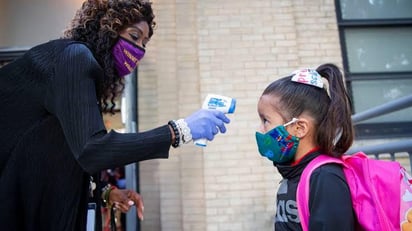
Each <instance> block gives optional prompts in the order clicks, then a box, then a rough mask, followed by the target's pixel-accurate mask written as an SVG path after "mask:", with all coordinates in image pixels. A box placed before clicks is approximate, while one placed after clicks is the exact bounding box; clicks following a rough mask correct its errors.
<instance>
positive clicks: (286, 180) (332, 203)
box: [274, 152, 355, 231]
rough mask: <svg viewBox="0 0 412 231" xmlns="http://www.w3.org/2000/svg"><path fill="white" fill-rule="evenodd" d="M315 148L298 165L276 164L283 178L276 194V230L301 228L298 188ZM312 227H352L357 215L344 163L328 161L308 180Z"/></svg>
mask: <svg viewBox="0 0 412 231" xmlns="http://www.w3.org/2000/svg"><path fill="white" fill-rule="evenodd" d="M318 155H319V153H318V152H312V153H309V154H307V155H306V156H305V157H303V158H302V159H301V160H300V161H299V162H298V163H297V164H295V165H293V166H292V165H290V164H286V165H279V164H277V165H276V167H277V169H278V171H279V173H280V174H281V175H282V177H283V179H282V181H281V184H280V186H279V189H278V192H277V198H276V208H277V209H276V216H275V221H274V226H275V230H276V231H300V230H302V227H301V223H300V219H299V216H298V207H297V203H296V190H297V186H298V183H299V180H300V176H301V175H302V172H303V170H304V168H305V167H306V166H307V164H308V163H309V162H310V161H311V160H313V159H314V158H315V157H316V156H318ZM308 203H309V213H310V219H309V230H310V231H322V230H324V231H328V230H333V231H353V230H355V216H354V212H353V209H352V200H351V195H350V191H349V186H348V184H347V183H346V178H345V175H344V173H343V170H342V167H341V166H340V165H337V164H325V165H322V166H320V167H319V168H317V169H315V170H314V171H313V172H312V175H311V177H310V184H309V202H308Z"/></svg>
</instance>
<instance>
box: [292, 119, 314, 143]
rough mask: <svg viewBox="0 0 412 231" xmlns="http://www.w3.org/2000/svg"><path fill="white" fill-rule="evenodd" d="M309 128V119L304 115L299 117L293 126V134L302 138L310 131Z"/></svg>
mask: <svg viewBox="0 0 412 231" xmlns="http://www.w3.org/2000/svg"><path fill="white" fill-rule="evenodd" d="M311 128H312V126H310V121H309V120H308V119H306V118H304V117H303V118H299V120H298V121H297V122H296V124H295V127H294V130H295V136H296V137H298V138H299V139H302V138H303V137H305V136H307V135H308V134H309V133H310V129H311Z"/></svg>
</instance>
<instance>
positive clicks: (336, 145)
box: [316, 63, 354, 156]
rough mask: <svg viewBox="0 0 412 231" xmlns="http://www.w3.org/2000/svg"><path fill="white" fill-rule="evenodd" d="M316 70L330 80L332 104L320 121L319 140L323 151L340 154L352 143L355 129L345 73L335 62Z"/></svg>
mask: <svg viewBox="0 0 412 231" xmlns="http://www.w3.org/2000/svg"><path fill="white" fill-rule="evenodd" d="M316 71H317V72H318V73H319V74H320V75H321V76H322V77H324V78H326V79H327V80H328V82H329V92H330V104H329V108H328V109H327V112H326V115H325V116H324V118H323V119H322V120H321V121H319V127H318V133H317V137H316V139H317V141H318V143H319V145H320V147H322V148H323V149H326V150H323V151H326V152H328V153H331V154H333V155H335V156H340V155H342V154H343V153H345V152H346V151H347V150H348V149H349V147H350V146H351V145H352V142H353V139H354V129H353V125H352V118H351V116H352V109H351V108H352V107H351V101H350V97H349V95H348V93H347V91H346V88H345V84H344V81H343V75H342V72H341V71H340V69H339V68H338V67H337V66H336V65H334V64H330V63H327V64H323V65H321V66H319V67H318V68H317V69H316Z"/></svg>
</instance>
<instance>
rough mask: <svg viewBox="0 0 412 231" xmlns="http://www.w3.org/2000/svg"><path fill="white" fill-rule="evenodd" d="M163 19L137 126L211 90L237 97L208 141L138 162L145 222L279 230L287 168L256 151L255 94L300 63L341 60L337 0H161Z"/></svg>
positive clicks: (161, 226) (146, 67) (173, 115)
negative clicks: (223, 129)
mask: <svg viewBox="0 0 412 231" xmlns="http://www.w3.org/2000/svg"><path fill="white" fill-rule="evenodd" d="M154 9H155V13H156V21H157V23H158V27H157V29H156V31H155V34H154V36H153V38H152V41H151V42H150V44H149V46H148V48H147V54H146V56H145V59H143V62H142V63H141V65H140V67H139V109H140V110H139V128H140V130H147V129H150V128H153V127H154V126H158V125H162V124H165V123H167V121H168V120H170V119H177V118H181V117H185V116H187V115H189V114H190V113H191V112H193V111H195V110H197V109H198V108H199V107H200V105H201V103H202V100H203V98H204V97H205V96H206V94H207V93H217V94H223V95H227V96H231V97H235V98H236V99H237V108H236V112H235V114H233V115H229V117H230V118H231V120H232V122H231V123H230V124H229V125H227V129H228V131H227V133H226V134H220V135H218V136H216V138H215V140H214V141H213V142H210V143H209V145H208V147H206V148H198V147H195V146H193V145H186V146H184V147H182V148H179V149H172V150H171V153H170V157H169V159H167V160H150V161H144V162H141V163H140V172H141V175H140V184H141V185H140V186H141V193H142V195H143V198H144V202H145V220H144V221H143V222H142V223H141V227H142V230H143V231H149V230H167V231H173V230H176V231H177V230H185V231H193V230H199V231H200V230H201V231H203V230H205V231H206V230H207V231H221V230H272V229H273V218H274V214H275V206H274V202H275V193H276V190H277V185H278V182H279V180H280V175H279V174H278V173H277V171H276V169H274V167H273V165H272V164H271V163H270V162H269V161H267V160H265V159H263V158H261V157H260V155H259V154H258V152H257V148H256V144H255V139H254V132H255V131H256V128H257V126H258V125H259V119H258V116H257V113H256V103H257V100H258V97H259V95H260V94H261V92H262V91H263V89H264V88H265V87H266V86H267V85H268V84H269V83H270V82H271V81H273V80H275V79H277V78H279V77H281V76H284V75H286V74H289V73H290V72H291V71H293V70H295V69H296V68H299V67H316V66H317V65H319V64H321V63H324V62H334V63H336V64H338V65H339V66H341V54H340V44H339V38H338V32H337V27H336V18H335V7H334V5H333V1H327V0H317V1H315V0H306V1H303V0H294V1H290V0H273V1H269V0H257V1H249V0H247V1H246V0H225V1H212V0H197V1H196V0H192V1H188V0H185V1H184V0H155V1H154Z"/></svg>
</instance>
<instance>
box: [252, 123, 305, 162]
mask: <svg viewBox="0 0 412 231" xmlns="http://www.w3.org/2000/svg"><path fill="white" fill-rule="evenodd" d="M297 121H298V119H296V118H293V119H292V120H291V121H290V122H288V123H286V124H284V125H280V126H277V127H275V128H274V129H272V130H270V131H268V132H267V133H265V134H263V133H260V132H256V143H257V146H258V148H259V153H260V154H261V155H262V156H264V157H266V158H268V159H269V160H271V161H273V162H275V163H277V164H283V163H287V162H290V161H291V160H293V158H294V157H295V155H296V150H297V148H298V145H299V138H298V137H296V136H292V135H290V134H289V132H288V131H286V126H288V125H290V124H292V123H295V122H297Z"/></svg>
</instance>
